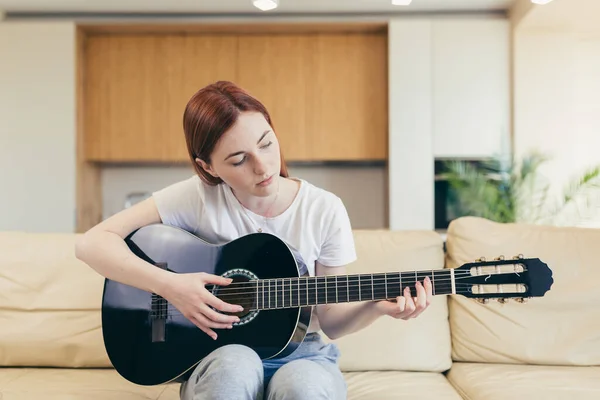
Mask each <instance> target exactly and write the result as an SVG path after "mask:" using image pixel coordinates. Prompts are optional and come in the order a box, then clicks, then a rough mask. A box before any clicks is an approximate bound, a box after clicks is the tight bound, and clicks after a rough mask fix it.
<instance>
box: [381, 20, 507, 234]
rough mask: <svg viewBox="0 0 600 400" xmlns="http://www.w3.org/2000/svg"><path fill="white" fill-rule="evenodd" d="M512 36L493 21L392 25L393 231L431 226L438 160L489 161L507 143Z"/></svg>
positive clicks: (502, 24) (399, 22)
mask: <svg viewBox="0 0 600 400" xmlns="http://www.w3.org/2000/svg"><path fill="white" fill-rule="evenodd" d="M509 34H510V26H509V22H508V20H507V18H505V17H503V16H495V15H490V16H468V17H467V16H464V17H462V16H450V17H431V18H412V19H408V18H395V19H392V20H391V21H390V24H389V30H388V45H389V129H390V130H389V192H390V228H391V229H393V230H414V229H433V228H434V226H435V209H434V206H435V199H434V161H435V159H436V158H466V159H473V158H475V159H477V158H486V157H491V156H494V155H496V154H498V153H499V152H500V151H501V150H502V148H503V147H504V146H506V145H507V142H508V140H509V134H510V126H509V125H510V76H509V70H510V48H509V44H510V35H509Z"/></svg>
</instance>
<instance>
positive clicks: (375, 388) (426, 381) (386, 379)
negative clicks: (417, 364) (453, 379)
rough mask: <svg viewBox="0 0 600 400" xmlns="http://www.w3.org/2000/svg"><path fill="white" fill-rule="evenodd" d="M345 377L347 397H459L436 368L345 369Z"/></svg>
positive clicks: (449, 399) (363, 399) (353, 399)
mask: <svg viewBox="0 0 600 400" xmlns="http://www.w3.org/2000/svg"><path fill="white" fill-rule="evenodd" d="M344 377H345V378H346V383H347V384H348V399H349V400H371V399H377V400H388V399H389V400H391V399H420V400H427V399H431V400H433V399H435V400H460V399H461V397H460V395H459V394H458V392H457V391H456V389H454V387H452V385H451V384H450V383H449V382H448V380H447V379H446V378H445V377H444V375H443V374H441V373H436V372H400V371H367V372H347V373H345V374H344Z"/></svg>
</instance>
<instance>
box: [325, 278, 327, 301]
mask: <svg viewBox="0 0 600 400" xmlns="http://www.w3.org/2000/svg"><path fill="white" fill-rule="evenodd" d="M327 303H328V301H327V277H325V304H327Z"/></svg>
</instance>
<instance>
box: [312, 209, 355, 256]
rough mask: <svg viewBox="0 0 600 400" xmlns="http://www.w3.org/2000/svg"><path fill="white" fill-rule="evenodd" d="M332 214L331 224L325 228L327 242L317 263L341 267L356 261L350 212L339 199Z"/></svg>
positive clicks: (322, 246)
mask: <svg viewBox="0 0 600 400" xmlns="http://www.w3.org/2000/svg"><path fill="white" fill-rule="evenodd" d="M330 212H331V216H330V218H329V219H328V220H329V222H328V223H327V226H325V227H324V232H325V233H326V234H325V241H324V242H323V244H322V245H321V252H320V254H319V258H318V260H317V261H318V262H319V263H320V264H322V265H323V266H326V267H340V266H343V265H346V264H349V263H351V262H353V261H355V260H356V249H355V246H354V235H353V233H352V226H351V223H350V218H349V217H348V212H347V211H346V207H345V206H344V203H343V202H342V200H341V199H340V198H339V197H336V198H335V201H334V202H333V204H332V207H331V209H330Z"/></svg>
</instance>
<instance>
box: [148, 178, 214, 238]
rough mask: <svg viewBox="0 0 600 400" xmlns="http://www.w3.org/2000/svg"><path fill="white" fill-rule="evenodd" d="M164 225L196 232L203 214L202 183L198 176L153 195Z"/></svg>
mask: <svg viewBox="0 0 600 400" xmlns="http://www.w3.org/2000/svg"><path fill="white" fill-rule="evenodd" d="M152 197H153V198H154V202H155V203H156V208H157V209H158V214H159V215H160V219H161V220H162V223H163V224H165V225H171V226H175V227H178V228H181V229H184V230H186V231H188V232H195V231H196V230H197V229H198V226H199V225H200V217H201V214H202V209H203V207H202V203H203V200H202V197H203V196H202V182H201V181H200V179H199V178H198V177H197V176H194V177H191V178H189V179H186V180H184V181H180V182H177V183H174V184H172V185H170V186H167V187H165V188H163V189H161V190H158V191H156V192H154V193H152Z"/></svg>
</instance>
